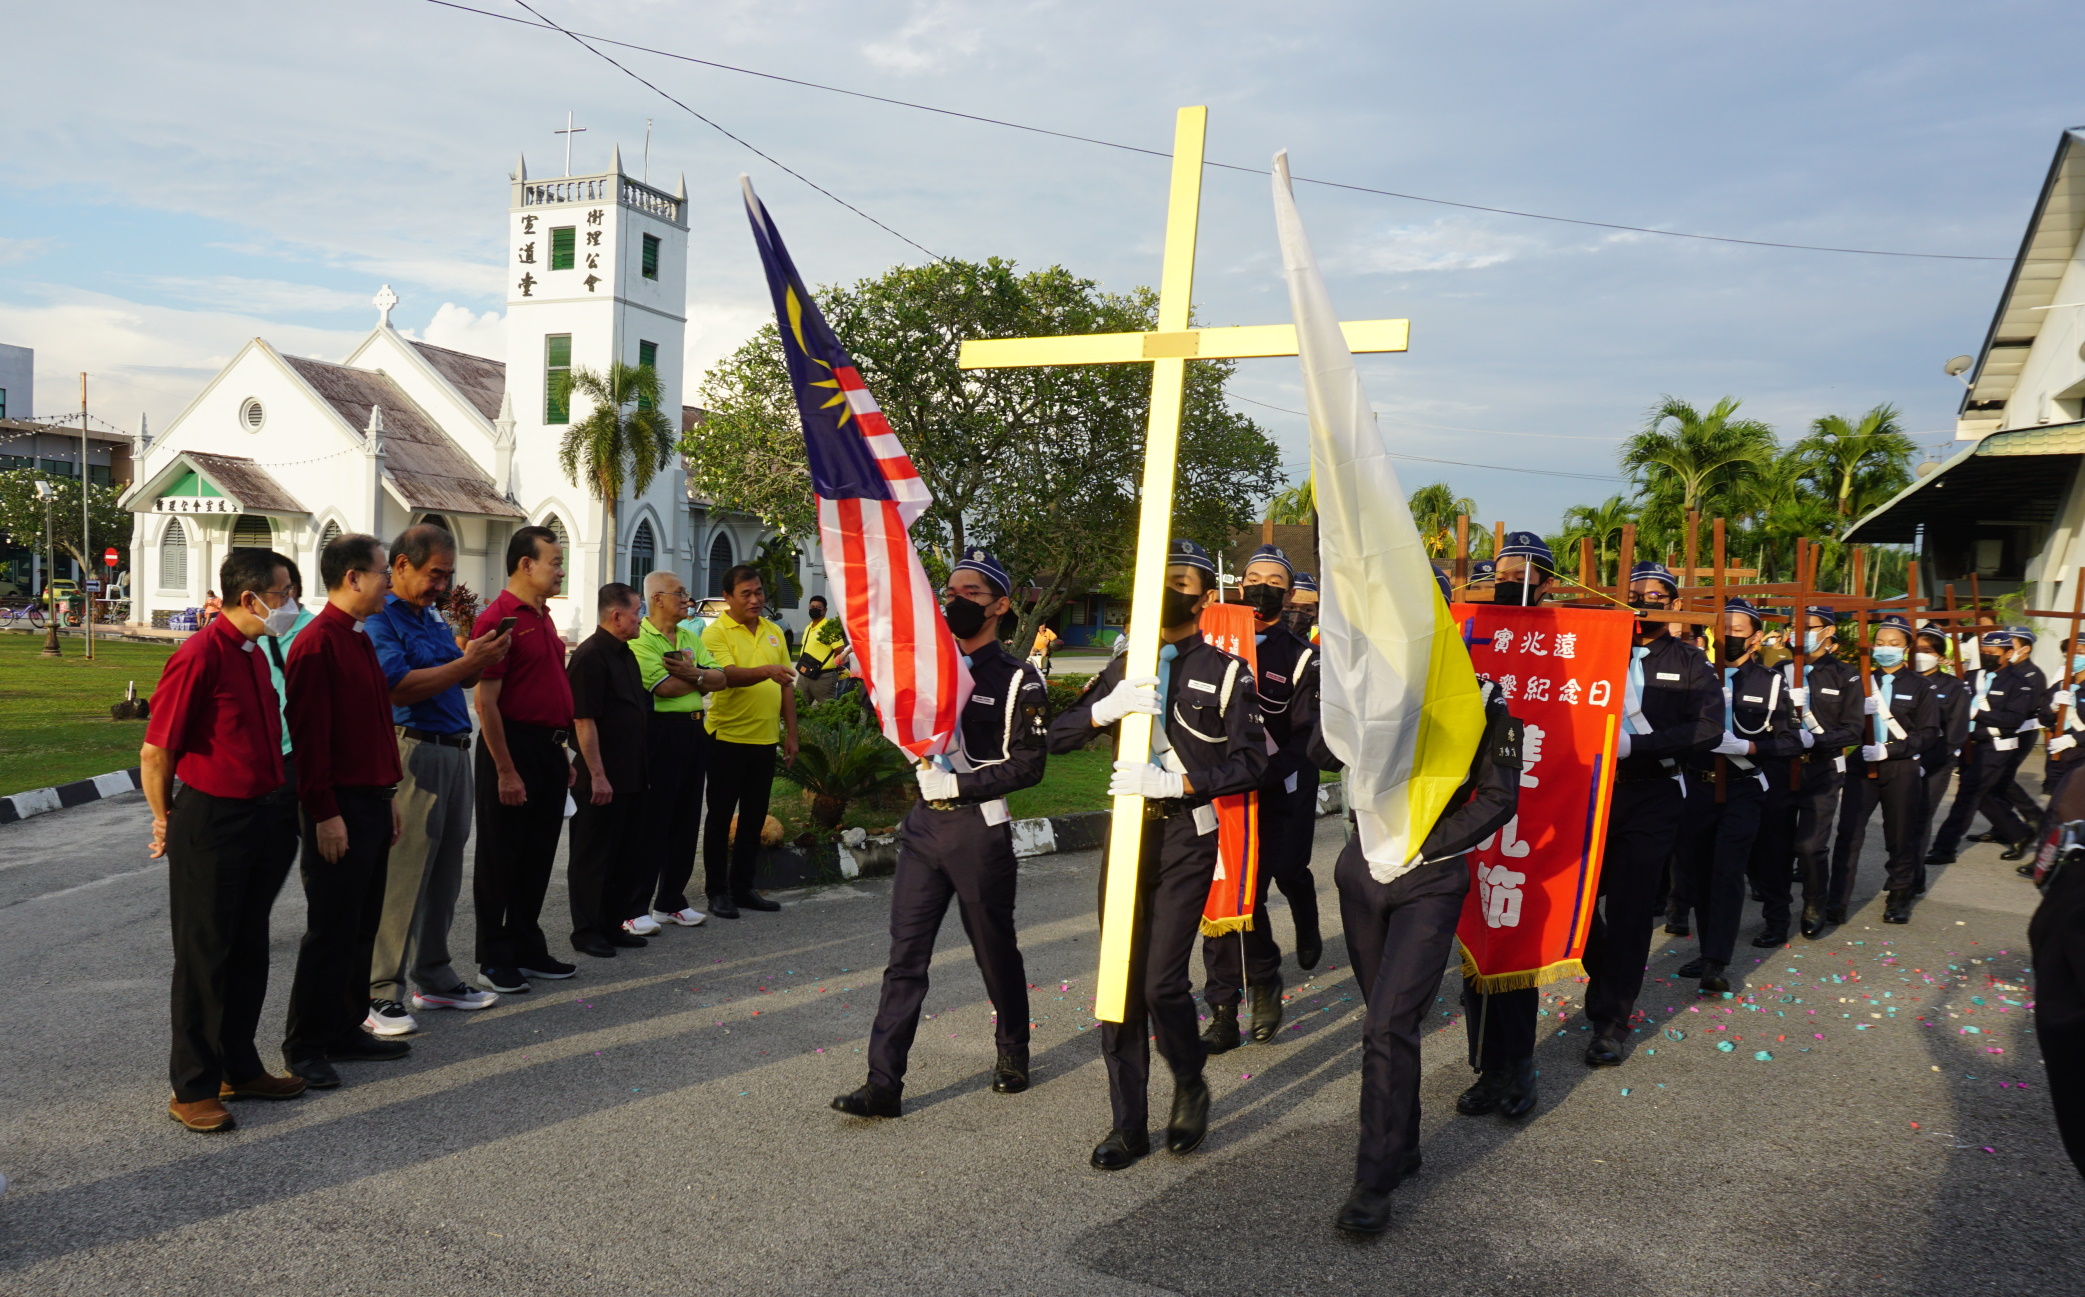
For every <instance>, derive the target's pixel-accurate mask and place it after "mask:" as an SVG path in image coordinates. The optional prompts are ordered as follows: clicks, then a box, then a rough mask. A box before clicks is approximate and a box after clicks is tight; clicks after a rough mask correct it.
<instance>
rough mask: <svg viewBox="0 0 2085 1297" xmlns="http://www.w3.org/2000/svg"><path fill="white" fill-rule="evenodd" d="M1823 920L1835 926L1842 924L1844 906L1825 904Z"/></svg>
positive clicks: (1844, 919)
mask: <svg viewBox="0 0 2085 1297" xmlns="http://www.w3.org/2000/svg"><path fill="white" fill-rule="evenodd" d="M1824 921H1825V922H1826V923H1829V924H1830V925H1832V926H1833V927H1835V928H1837V927H1842V926H1844V925H1845V923H1846V907H1845V906H1843V905H1827V906H1825V907H1824Z"/></svg>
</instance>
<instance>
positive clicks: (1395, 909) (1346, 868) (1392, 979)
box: [1332, 836, 1533, 1193]
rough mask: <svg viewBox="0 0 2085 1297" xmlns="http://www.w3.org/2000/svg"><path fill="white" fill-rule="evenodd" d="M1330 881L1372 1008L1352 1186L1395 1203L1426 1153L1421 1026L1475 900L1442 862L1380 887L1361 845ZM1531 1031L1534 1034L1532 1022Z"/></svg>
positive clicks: (1358, 980) (1462, 860)
mask: <svg viewBox="0 0 2085 1297" xmlns="http://www.w3.org/2000/svg"><path fill="white" fill-rule="evenodd" d="M1332 881H1333V884H1334V886H1336V887H1337V888H1338V889H1339V916H1340V921H1341V923H1342V924H1344V925H1345V928H1346V937H1347V953H1348V954H1350V955H1351V956H1353V960H1354V982H1355V985H1357V986H1359V987H1360V988H1361V998H1362V1001H1363V1003H1364V1004H1365V1005H1366V1006H1367V1017H1366V1019H1365V1020H1364V1022H1363V1024H1362V1028H1361V1139H1360V1146H1359V1149H1358V1151H1357V1155H1356V1157H1355V1159H1354V1179H1355V1181H1356V1182H1357V1183H1359V1184H1362V1185H1365V1186H1366V1187H1368V1188H1369V1189H1371V1190H1373V1191H1375V1192H1377V1193H1388V1192H1390V1191H1391V1190H1392V1189H1395V1188H1396V1187H1397V1182H1398V1181H1399V1180H1400V1179H1401V1178H1403V1175H1404V1164H1405V1159H1406V1157H1407V1156H1408V1155H1409V1154H1410V1153H1411V1151H1412V1150H1413V1149H1414V1148H1416V1147H1418V1144H1419V1024H1420V1023H1421V1022H1422V1021H1423V1020H1424V1019H1425V1017H1426V1011H1427V1009H1428V1008H1430V1007H1432V1005H1433V1000H1434V994H1435V992H1437V991H1438V990H1439V989H1440V985H1441V974H1442V973H1443V972H1445V971H1446V965H1447V962H1448V951H1449V947H1450V946H1451V945H1453V943H1454V940H1455V923H1456V920H1457V919H1459V918H1460V917H1461V916H1462V902H1463V897H1464V895H1465V894H1466V893H1468V891H1469V890H1470V866H1469V857H1467V856H1452V857H1450V858H1448V859H1446V860H1436V861H1433V862H1431V863H1428V864H1424V865H1419V866H1417V867H1416V868H1413V869H1411V870H1408V871H1406V872H1405V873H1403V874H1400V875H1398V876H1397V877H1396V878H1393V879H1391V880H1390V881H1389V882H1387V883H1379V882H1377V881H1376V880H1375V878H1374V877H1373V876H1372V875H1371V874H1370V873H1369V872H1368V858H1367V857H1366V856H1364V855H1362V854H1361V839H1360V838H1359V837H1358V836H1356V837H1353V838H1349V839H1348V840H1347V845H1346V848H1345V850H1343V851H1341V852H1340V853H1339V863H1337V864H1336V865H1334V866H1333V867H1332ZM1529 1022H1530V1031H1531V1032H1532V1030H1533V1027H1532V1023H1533V1017H1532V1015H1531V1016H1530V1018H1529ZM1531 1052H1532V1051H1531Z"/></svg>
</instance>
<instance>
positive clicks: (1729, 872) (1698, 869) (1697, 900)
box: [1610, 764, 1771, 964]
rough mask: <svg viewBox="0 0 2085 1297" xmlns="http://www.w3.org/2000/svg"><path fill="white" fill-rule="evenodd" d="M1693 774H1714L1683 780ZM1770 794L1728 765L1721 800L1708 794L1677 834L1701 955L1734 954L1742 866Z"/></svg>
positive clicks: (1717, 959) (1716, 959)
mask: <svg viewBox="0 0 2085 1297" xmlns="http://www.w3.org/2000/svg"><path fill="white" fill-rule="evenodd" d="M1697 778H1698V779H1699V781H1700V782H1702V783H1704V784H1707V783H1709V782H1710V781H1711V780H1712V779H1713V778H1714V776H1713V775H1706V774H1703V775H1698V776H1697V774H1696V773H1695V772H1693V771H1689V772H1688V774H1687V782H1688V783H1693V782H1695V781H1696V780H1697ZM1770 796H1771V795H1770V793H1769V790H1768V789H1766V788H1762V787H1760V786H1759V777H1758V776H1757V775H1756V774H1755V773H1753V772H1752V771H1749V770H1741V769H1739V768H1738V767H1737V766H1736V765H1734V764H1733V765H1732V766H1731V767H1730V768H1729V770H1728V772H1727V773H1726V774H1725V776H1724V779H1723V800H1722V801H1721V802H1717V801H1714V800H1713V798H1712V799H1711V800H1710V802H1709V805H1708V813H1707V814H1705V815H1702V816H1701V817H1700V818H1699V819H1694V818H1691V817H1690V819H1689V821H1688V824H1687V826H1686V830H1685V832H1684V834H1683V835H1682V844H1681V850H1680V865H1681V868H1682V870H1683V871H1684V873H1685V874H1686V877H1687V889H1688V891H1689V893H1690V894H1691V895H1692V897H1693V900H1694V909H1695V913H1696V914H1697V915H1698V916H1699V917H1698V920H1697V922H1698V926H1697V928H1696V929H1695V932H1696V935H1697V936H1698V937H1699V938H1700V941H1701V957H1702V958H1703V959H1706V960H1708V961H1709V962H1711V963H1716V964H1728V963H1729V962H1730V960H1731V957H1732V956H1733V955H1734V954H1735V953H1736V950H1737V931H1738V923H1739V921H1740V920H1742V919H1743V918H1744V914H1745V869H1746V867H1747V865H1749V864H1750V863H1751V860H1752V843H1753V840H1754V839H1755V838H1757V837H1758V836H1759V824H1760V820H1761V819H1762V818H1764V816H1765V814H1766V809H1767V803H1768V801H1769V800H1770ZM1690 809H1691V808H1690ZM1611 831H1612V830H1610V832H1611Z"/></svg>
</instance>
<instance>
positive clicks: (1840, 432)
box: [1794, 405, 1917, 531]
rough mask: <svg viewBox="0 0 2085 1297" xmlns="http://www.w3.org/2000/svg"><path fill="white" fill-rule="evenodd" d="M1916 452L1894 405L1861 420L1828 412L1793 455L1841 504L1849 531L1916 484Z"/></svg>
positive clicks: (1839, 508) (1839, 509) (1838, 505)
mask: <svg viewBox="0 0 2085 1297" xmlns="http://www.w3.org/2000/svg"><path fill="white" fill-rule="evenodd" d="M1916 449H1917V447H1915V446H1913V445H1912V443H1911V438H1909V437H1907V436H1905V435H1904V427H1903V424H1902V423H1901V422H1900V421H1899V419H1898V416H1897V408H1896V407H1895V406H1893V405H1878V406H1876V407H1875V408H1874V409H1872V410H1870V411H1868V412H1867V413H1866V414H1864V415H1862V416H1861V417H1860V419H1859V421H1858V422H1855V421H1853V420H1849V419H1847V418H1845V417H1844V416H1842V415H1837V414H1827V415H1824V416H1823V417H1821V418H1819V419H1817V420H1816V421H1815V422H1813V423H1812V424H1811V425H1810V435H1809V436H1807V437H1804V438H1803V439H1802V440H1801V441H1799V442H1797V443H1796V444H1795V447H1794V453H1795V455H1796V457H1797V459H1798V460H1799V462H1800V463H1801V464H1802V465H1803V467H1804V468H1805V469H1806V470H1807V472H1808V474H1809V476H1810V479H1811V480H1812V481H1813V482H1814V483H1815V484H1816V486H1817V488H1818V489H1819V490H1820V491H1822V492H1823V493H1824V494H1825V496H1826V497H1827V498H1829V499H1831V500H1832V501H1834V503H1835V505H1836V510H1837V513H1838V515H1839V517H1840V518H1841V519H1842V520H1843V521H1842V522H1841V523H1840V525H1839V527H1838V528H1837V530H1839V531H1844V530H1845V529H1846V528H1848V527H1850V526H1852V525H1853V523H1854V521H1855V520H1856V519H1858V518H1860V517H1862V516H1863V515H1864V514H1866V513H1867V512H1868V511H1869V510H1871V509H1873V508H1874V507H1875V506H1877V505H1879V504H1881V503H1883V502H1884V501H1886V500H1888V499H1889V498H1890V497H1891V496H1893V495H1895V494H1896V493H1897V492H1899V491H1901V490H1903V489H1904V488H1905V487H1907V486H1910V485H1911V456H1912V453H1913V452H1914V451H1915V450H1916Z"/></svg>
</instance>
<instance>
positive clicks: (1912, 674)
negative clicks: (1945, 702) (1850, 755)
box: [1854, 666, 1940, 761]
mask: <svg viewBox="0 0 2085 1297" xmlns="http://www.w3.org/2000/svg"><path fill="white" fill-rule="evenodd" d="M1884 680H1888V681H1889V684H1890V706H1889V711H1888V713H1887V714H1877V715H1875V716H1865V715H1864V716H1862V717H1861V719H1862V721H1864V722H1865V724H1864V725H1863V726H1862V727H1861V740H1860V741H1861V744H1862V746H1864V747H1865V746H1867V745H1868V744H1871V743H1873V742H1875V741H1876V735H1875V730H1876V724H1875V723H1876V722H1877V721H1881V722H1883V725H1882V733H1883V736H1884V737H1883V747H1884V749H1885V750H1886V755H1885V757H1884V760H1887V761H1908V760H1910V759H1911V758H1913V757H1915V756H1918V755H1919V754H1921V753H1923V752H1924V751H1925V750H1926V749H1927V748H1929V747H1931V746H1932V745H1933V740H1934V738H1935V737H1936V736H1937V735H1938V734H1939V733H1940V699H1939V697H1938V696H1937V695H1936V694H1935V693H1934V692H1933V685H1932V682H1930V681H1929V680H1927V679H1926V677H1924V676H1922V675H1920V674H1919V673H1918V672H1917V671H1915V670H1913V669H1912V668H1910V667H1908V666H1904V667H1898V668H1897V669H1896V670H1895V671H1894V672H1891V671H1871V672H1870V673H1869V675H1868V683H1869V684H1870V685H1871V686H1872V687H1873V688H1874V690H1875V696H1876V697H1877V698H1878V699H1879V698H1881V697H1882V682H1883V681H1884ZM1892 720H1894V721H1895V722H1896V723H1897V729H1901V730H1903V731H1904V737H1902V738H1898V737H1897V733H1896V730H1893V729H1891V728H1890V727H1889V722H1890V721H1892ZM1859 755H1860V754H1859V753H1858V752H1856V753H1855V754H1854V756H1855V757H1856V759H1858V757H1859Z"/></svg>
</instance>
